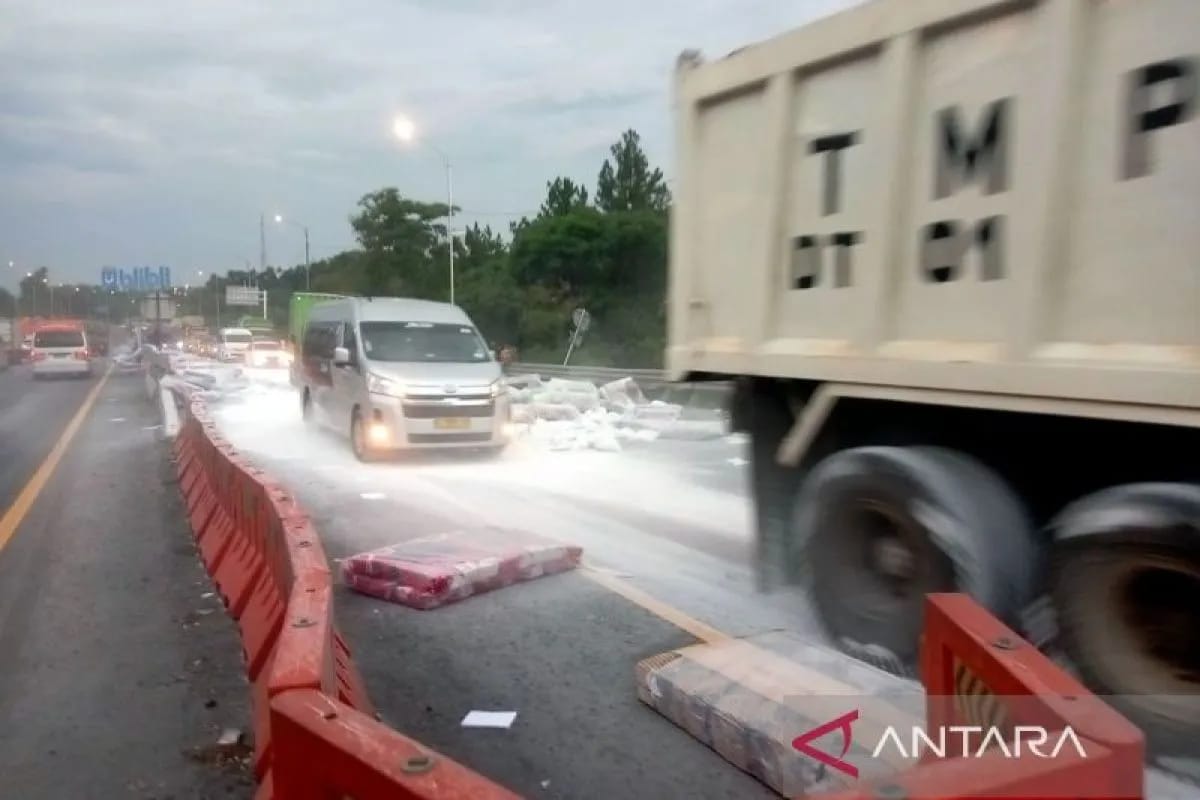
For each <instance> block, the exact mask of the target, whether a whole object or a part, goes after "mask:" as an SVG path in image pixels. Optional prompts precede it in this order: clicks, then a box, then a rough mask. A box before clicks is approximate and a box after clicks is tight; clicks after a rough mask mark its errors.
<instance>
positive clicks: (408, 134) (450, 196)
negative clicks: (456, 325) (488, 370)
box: [392, 117, 454, 305]
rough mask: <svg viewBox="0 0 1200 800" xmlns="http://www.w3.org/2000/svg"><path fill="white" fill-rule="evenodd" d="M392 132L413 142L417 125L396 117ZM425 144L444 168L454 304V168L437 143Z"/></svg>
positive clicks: (401, 139)
mask: <svg viewBox="0 0 1200 800" xmlns="http://www.w3.org/2000/svg"><path fill="white" fill-rule="evenodd" d="M392 133H394V134H395V135H396V138H397V139H399V140H400V141H402V142H404V143H406V144H407V143H411V142H415V141H416V139H417V126H416V125H415V124H414V123H413V121H412V120H410V119H408V118H407V117H396V119H395V120H394V121H393V123H392ZM425 144H427V145H428V146H429V149H431V150H433V151H434V152H435V153H437V154H438V156H440V157H441V159H442V165H443V166H444V167H445V168H446V238H447V240H448V244H449V245H450V304H451V305H453V304H454V168H453V166H452V165H451V164H450V157H449V156H448V155H446V153H445V152H444V151H443V150H442V149H441V148H439V147H438V146H437V145H435V144H433V143H432V142H430V141H428V140H426V141H425Z"/></svg>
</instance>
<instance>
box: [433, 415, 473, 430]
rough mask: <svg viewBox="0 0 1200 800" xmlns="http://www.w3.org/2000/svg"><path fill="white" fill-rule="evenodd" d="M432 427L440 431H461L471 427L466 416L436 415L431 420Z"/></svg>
mask: <svg viewBox="0 0 1200 800" xmlns="http://www.w3.org/2000/svg"><path fill="white" fill-rule="evenodd" d="M433 427H435V428H437V429H438V430H440V431H461V430H463V429H465V428H470V427H471V420H469V419H467V418H466V417H438V418H437V419H435V420H434V421H433Z"/></svg>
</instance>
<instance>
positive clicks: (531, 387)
mask: <svg viewBox="0 0 1200 800" xmlns="http://www.w3.org/2000/svg"><path fill="white" fill-rule="evenodd" d="M508 385H509V399H510V400H511V401H512V422H513V424H514V426H515V427H516V433H517V435H518V436H520V435H522V434H523V435H526V436H528V437H529V438H530V439H533V440H534V441H535V442H538V443H540V444H543V445H544V446H546V447H547V448H548V449H550V450H600V451H603V452H617V451H620V450H621V449H622V442H650V441H654V440H655V439H657V438H658V437H659V436H662V435H664V434H666V433H667V432H668V431H669V430H670V429H671V428H672V427H674V426H676V425H677V424H678V423H679V422H680V417H681V415H682V412H683V407H682V406H679V405H677V404H674V403H664V402H663V401H661V400H649V399H648V398H647V397H646V394H645V392H643V391H642V389H641V387H640V386H638V384H637V382H636V381H635V380H634V379H633V378H621V379H620V380H615V381H611V382H609V383H606V384H604V385H603V386H600V387H597V386H596V385H595V384H593V383H591V382H590V381H575V380H566V379H563V378H551V379H550V380H548V381H543V380H542V379H541V378H539V377H538V376H536V375H521V376H516V377H513V378H509V379H508ZM710 427H711V426H710Z"/></svg>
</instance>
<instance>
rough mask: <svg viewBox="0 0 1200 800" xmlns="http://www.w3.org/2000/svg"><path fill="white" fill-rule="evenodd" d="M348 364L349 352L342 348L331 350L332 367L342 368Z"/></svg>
mask: <svg viewBox="0 0 1200 800" xmlns="http://www.w3.org/2000/svg"><path fill="white" fill-rule="evenodd" d="M349 363H350V351H349V350H347V349H346V348H344V347H335V348H333V365H334V366H335V367H344V366H346V365H347V364H349Z"/></svg>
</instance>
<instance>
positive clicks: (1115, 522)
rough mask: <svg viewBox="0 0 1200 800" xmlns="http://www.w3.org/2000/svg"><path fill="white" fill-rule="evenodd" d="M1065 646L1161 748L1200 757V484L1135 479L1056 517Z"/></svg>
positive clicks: (1057, 600)
mask: <svg viewBox="0 0 1200 800" xmlns="http://www.w3.org/2000/svg"><path fill="white" fill-rule="evenodd" d="M1055 530H1056V534H1057V535H1058V539H1059V541H1058V542H1057V544H1056V546H1055V554H1054V562H1053V564H1054V572H1053V579H1052V592H1053V596H1054V606H1055V612H1056V616H1057V618H1058V627H1059V637H1060V640H1061V643H1062V647H1063V650H1064V651H1065V653H1066V655H1067V657H1068V658H1069V659H1070V660H1071V662H1072V666H1073V667H1074V668H1075V669H1076V670H1078V672H1079V675H1080V677H1081V678H1082V679H1083V680H1084V682H1085V683H1087V684H1088V687H1089V688H1091V689H1092V691H1094V692H1096V693H1097V694H1101V695H1105V696H1106V699H1107V701H1108V702H1109V703H1110V704H1111V705H1113V706H1114V707H1115V708H1117V709H1118V710H1119V711H1120V712H1121V713H1122V714H1124V715H1125V716H1127V717H1128V718H1129V720H1130V721H1131V722H1133V723H1134V724H1136V725H1137V726H1138V727H1140V728H1141V729H1142V731H1143V732H1144V733H1145V735H1146V739H1147V742H1148V744H1149V746H1150V749H1151V750H1152V751H1154V752H1155V753H1157V754H1161V755H1175V756H1190V757H1193V758H1194V757H1198V756H1200V607H1198V606H1197V605H1196V598H1197V597H1198V596H1200V486H1188V485H1186V484H1133V485H1128V486H1118V487H1114V488H1112V489H1106V490H1104V491H1101V492H1097V493H1095V494H1093V495H1090V496H1088V497H1086V498H1084V499H1083V500H1080V501H1078V502H1076V503H1073V504H1071V505H1070V506H1068V507H1067V508H1066V509H1065V510H1064V511H1063V512H1062V513H1061V514H1060V515H1059V517H1058V518H1057V519H1056V520H1055Z"/></svg>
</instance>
